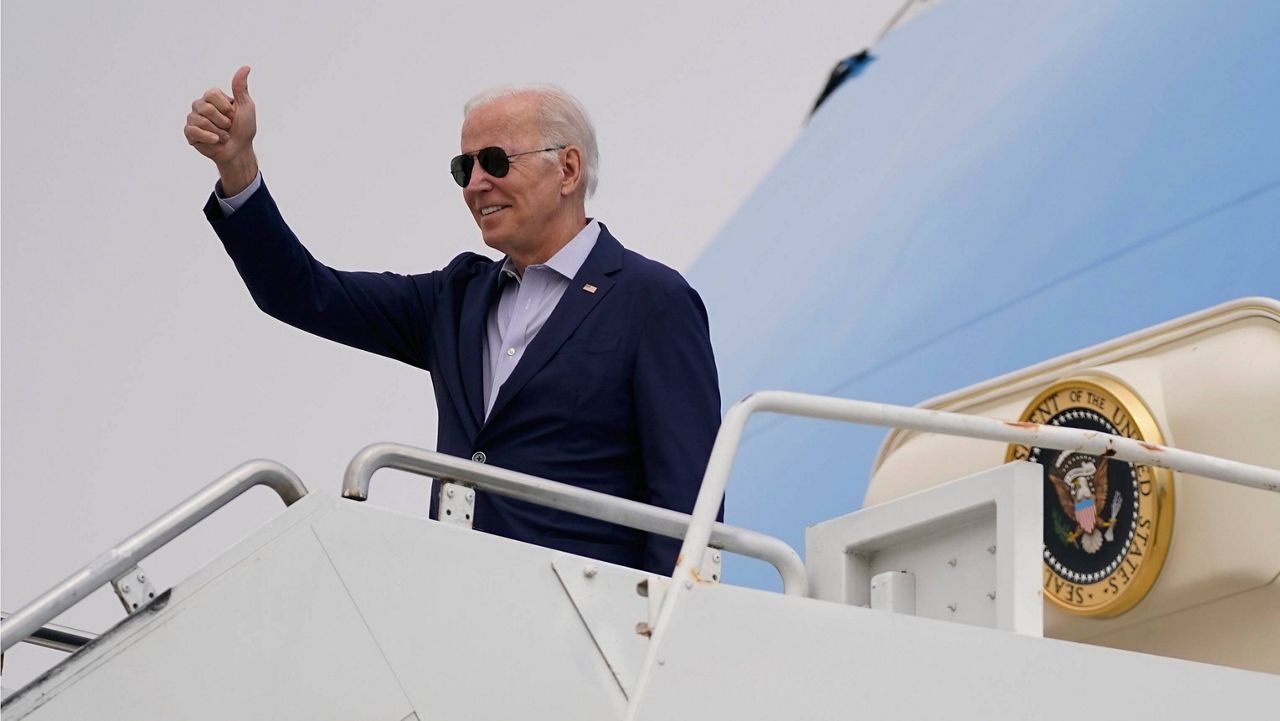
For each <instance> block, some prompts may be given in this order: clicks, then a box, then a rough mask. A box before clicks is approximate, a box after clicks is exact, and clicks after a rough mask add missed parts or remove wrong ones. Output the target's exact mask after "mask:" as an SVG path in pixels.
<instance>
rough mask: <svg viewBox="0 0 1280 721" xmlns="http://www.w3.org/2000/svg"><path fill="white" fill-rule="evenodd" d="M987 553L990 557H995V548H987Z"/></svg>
mask: <svg viewBox="0 0 1280 721" xmlns="http://www.w3.org/2000/svg"><path fill="white" fill-rule="evenodd" d="M987 553H990V554H991V555H993V556H994V555H996V547H995V546H987Z"/></svg>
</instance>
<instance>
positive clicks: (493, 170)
mask: <svg viewBox="0 0 1280 721" xmlns="http://www.w3.org/2000/svg"><path fill="white" fill-rule="evenodd" d="M476 158H477V159H478V160H479V161H480V167H482V168H484V172H486V173H488V174H489V175H492V176H493V177H495V178H505V177H507V171H508V170H510V169H511V162H510V161H509V160H507V151H505V150H503V149H502V148H485V149H483V150H481V151H480V152H478V153H476Z"/></svg>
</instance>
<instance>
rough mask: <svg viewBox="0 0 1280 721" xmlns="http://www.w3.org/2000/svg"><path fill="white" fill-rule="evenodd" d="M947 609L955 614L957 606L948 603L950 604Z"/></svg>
mask: <svg viewBox="0 0 1280 721" xmlns="http://www.w3.org/2000/svg"><path fill="white" fill-rule="evenodd" d="M947 608H949V609H951V612H952V613H955V612H956V604H955V603H948V604H947Z"/></svg>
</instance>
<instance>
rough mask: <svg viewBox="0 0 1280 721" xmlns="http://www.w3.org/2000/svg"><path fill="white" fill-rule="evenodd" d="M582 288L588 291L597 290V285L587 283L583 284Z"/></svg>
mask: <svg viewBox="0 0 1280 721" xmlns="http://www.w3.org/2000/svg"><path fill="white" fill-rule="evenodd" d="M582 289H583V290H585V291H587V292H588V293H594V292H596V287H595V286H594V285H591V284H590V283H587V284H586V285H584V286H582Z"/></svg>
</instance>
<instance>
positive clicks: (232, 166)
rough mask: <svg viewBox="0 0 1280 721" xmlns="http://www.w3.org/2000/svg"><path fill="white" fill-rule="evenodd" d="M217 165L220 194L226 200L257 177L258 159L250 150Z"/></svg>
mask: <svg viewBox="0 0 1280 721" xmlns="http://www.w3.org/2000/svg"><path fill="white" fill-rule="evenodd" d="M217 165H218V177H219V179H220V180H221V181H222V192H223V193H224V194H225V196H226V197H228V198H230V197H231V196H233V195H237V194H239V193H240V192H241V191H242V190H244V189H245V188H247V187H249V184H250V183H252V182H253V179H254V178H256V177H258V158H257V157H256V156H255V155H254V154H253V150H252V149H250V150H248V151H246V152H244V153H241V154H240V155H237V156H236V157H234V158H231V159H229V160H227V161H225V162H221V163H218V164H217Z"/></svg>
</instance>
